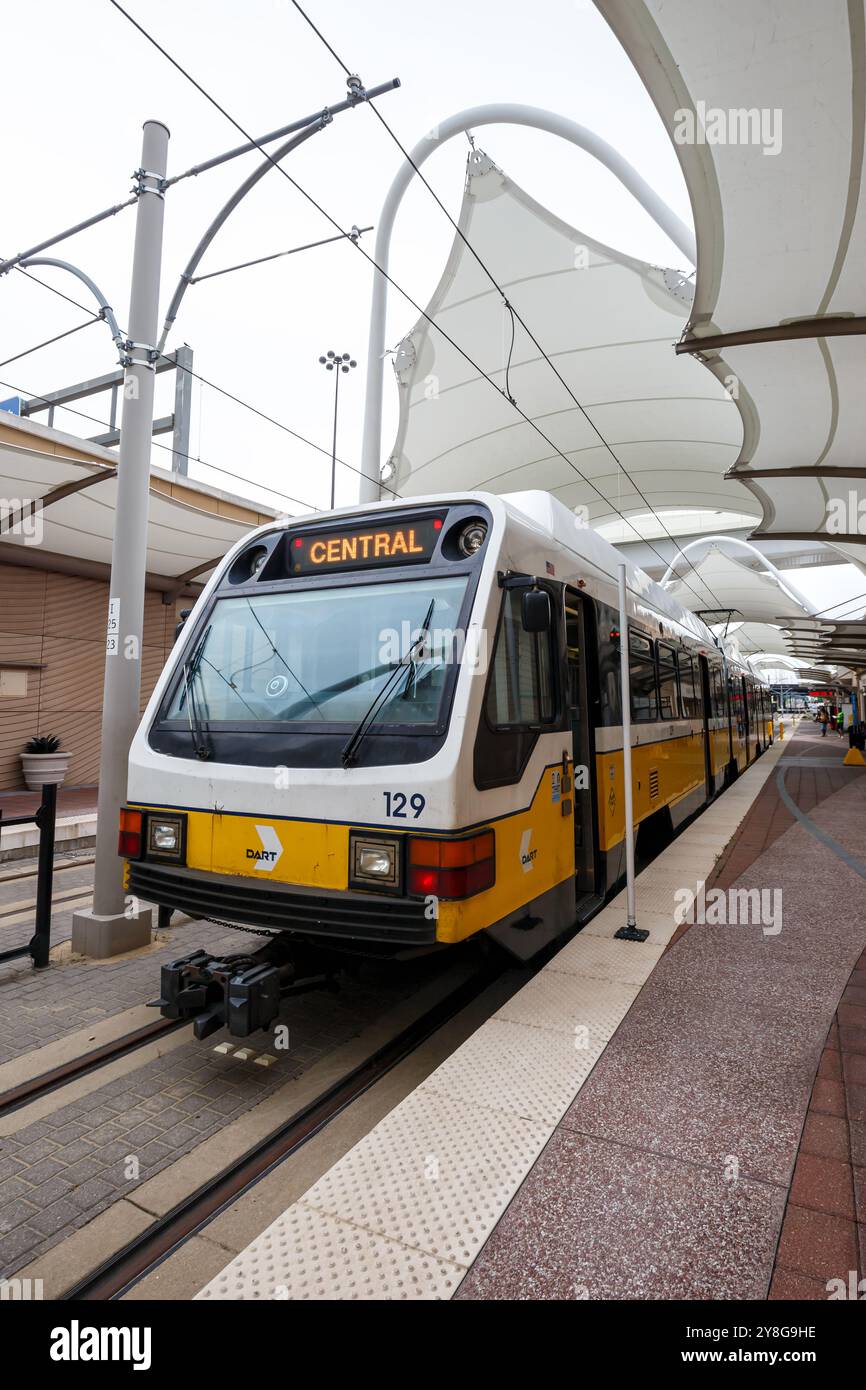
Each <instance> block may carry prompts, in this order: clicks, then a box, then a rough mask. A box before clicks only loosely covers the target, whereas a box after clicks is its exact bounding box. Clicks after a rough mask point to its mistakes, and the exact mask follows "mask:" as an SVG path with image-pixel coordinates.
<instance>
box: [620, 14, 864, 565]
mask: <svg viewBox="0 0 866 1390" xmlns="http://www.w3.org/2000/svg"><path fill="white" fill-rule="evenodd" d="M596 3H597V6H598V8H599V9H600V11H601V12H602V13H603V14H604V15H605V17H606V18H607V20H608V22H609V23H610V25H611V27H612V28H613V30H614V32H615V33H616V34H617V36H618V37H619V39H620V41H621V42H622V44H623V46H624V47H625V49H626V51H627V52H628V53H629V55H630V56H631V58H632V60H633V62H634V63H635V66H636V67H637V69H638V71H639V73H640V75H641V76H642V78H643V80H644V83H645V84H646V86H647V88H648V90H649V92H650V95H651V96H652V98H653V100H654V101H655V103H656V106H657V108H658V110H659V112H660V114H661V116H662V119H663V120H664V122H665V124H666V126H667V128H668V131H669V132H670V135H671V138H672V140H673V141H674V143H675V146H676V150H677V154H678V156H679V158H680V163H681V165H682V169H683V173H684V175H685V179H686V183H687V185H688V190H689V194H690V197H691V202H692V210H693V214H694V219H695V228H696V235H697V247H698V263H697V275H696V288H695V299H694V305H693V308H692V313H691V317H690V319H689V325H688V329H687V332H686V337H687V338H688V339H690V341H691V343H692V345H694V344H695V343H697V344H698V345H699V346H700V348H701V349H702V352H703V360H705V361H706V363H707V365H708V366H709V367H710V368H711V370H712V371H713V372H714V373H715V374H717V375H723V376H726V375H729V374H733V375H734V377H735V378H736V379H737V380H738V381H739V383H740V384H741V390H740V392H739V397H738V402H737V403H738V405H739V408H740V411H741V414H742V417H743V426H744V429H743V445H742V449H741V451H740V454H739V456H738V458H737V460H736V463H735V465H734V467H733V468H732V469H731V471H730V472H729V473H728V477H729V478H732V479H736V480H737V482H738V483H739V484H740V485H741V486H744V487H746V488H748V489H749V491H750V492H751V494H752V496H753V497H754V498H755V499H756V500H757V501H758V502H759V503H760V505H761V508H762V511H763V518H762V521H761V524H760V526H759V527H758V528H757V529H756V531H755V533H754V534H755V536H756V537H761V536H777V537H781V538H786V537H788V538H797V537H801V536H802V537H810V538H815V537H819V538H820V539H822V540H826V541H828V543H830V544H834V545H836V546H837V548H838V549H839V550H841V551H842V553H843V554H845V555H846V556H847V557H848V558H850V559H853V560H855V561H856V562H857V563H859V564H861V565H862V564H863V561H864V557H866V552H864V548H863V547H864V543H866V516H864V523H861V525H862V529H860V528H858V527H857V525H856V522H857V518H858V510H857V508H858V503H859V502H860V501H861V500H863V499H866V466H864V465H866V460H864V456H863V439H864V437H866V390H864V381H866V337H864V335H863V329H864V327H866V180H864V178H863V160H864V130H866V37H864V35H866V25H864V5H863V0H850V2H849V3H847V4H846V3H845V0H821V3H820V4H819V5H816V4H815V0H784V3H771V2H770V0H727V3H726V4H724V5H719V4H718V3H716V0H596ZM744 137H745V138H744ZM816 320H818V322H816ZM822 320H823V322H822ZM822 328H823V329H824V330H825V331H824V332H822V331H821V330H822ZM843 328H848V329H851V328H854V329H855V330H856V331H855V332H854V333H852V334H850V335H849V334H842V333H840V332H839V330H840V329H843ZM799 335H803V336H799ZM849 494H853V496H854V502H853V504H851V505H846V507H845V514H844V515H843V516H840V515H839V508H838V507H837V508H832V507H831V506H830V505H829V504H831V503H833V501H834V499H835V500H836V502H838V501H839V500H840V499H841V500H843V501H844V502H845V503H846V504H848V502H849ZM864 512H866V507H864ZM846 517H847V518H848V519H849V521H850V520H853V521H854V523H855V524H854V525H853V526H852V525H851V524H845V522H846Z"/></svg>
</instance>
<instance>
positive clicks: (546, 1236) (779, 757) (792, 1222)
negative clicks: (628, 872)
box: [199, 725, 866, 1299]
mask: <svg viewBox="0 0 866 1390" xmlns="http://www.w3.org/2000/svg"><path fill="white" fill-rule="evenodd" d="M845 751H846V749H845V747H844V746H842V744H841V742H840V743H834V742H833V741H831V740H829V739H825V740H821V738H820V735H819V734H818V733H817V730H813V728H812V727H811V726H810V725H803V726H801V728H800V730H799V731H798V733H797V735H796V736H795V737H794V738H793V739H792V740H791V741H786V742H785V743H783V744H780V743H776V744H775V745H774V747H773V748H772V749H771V750H769V751H768V752H767V753H766V754H764V756H763V757H762V758H761V759H759V761H758V762H757V763H756V764H755V765H754V766H753V767H752V768H750V769H749V770H748V771H747V772H746V773H745V774H744V776H743V777H742V778H740V779H739V780H738V782H737V784H736V785H735V787H734V788H733V789H732V791H731V792H730V793H726V794H725V795H724V796H722V797H721V798H720V799H719V801H718V802H717V803H716V804H715V805H714V806H713V807H711V808H710V809H709V810H708V811H707V812H705V813H704V814H703V815H702V816H701V817H700V818H699V819H698V820H697V821H696V822H695V824H694V825H693V826H692V827H691V828H689V829H687V830H686V831H685V832H684V834H683V835H681V836H680V837H679V838H678V839H677V841H676V842H675V844H674V845H673V846H671V848H670V850H668V851H667V852H665V853H664V854H662V855H661V856H659V858H658V859H657V860H655V861H654V863H653V864H652V865H651V866H650V867H649V868H648V869H647V870H646V871H645V873H644V874H642V875H641V876H640V877H639V879H638V921H639V924H640V925H642V926H645V927H648V928H649V929H650V938H649V940H648V942H646V943H644V944H640V945H638V944H632V943H628V942H620V941H616V940H615V939H614V936H615V932H616V931H617V929H618V928H619V926H620V925H622V923H623V921H624V903H623V901H622V898H620V899H618V900H616V901H615V902H614V903H612V904H611V905H610V906H609V907H607V908H606V909H605V910H604V911H603V912H602V913H601V914H599V916H598V917H596V918H595V919H594V920H593V921H592V922H591V923H590V924H589V925H588V927H587V928H586V929H585V930H584V931H583V932H582V933H581V934H580V935H579V936H578V937H576V938H575V939H574V940H573V941H572V942H571V943H569V945H568V946H566V947H565V949H564V950H563V951H561V952H560V953H559V954H558V955H557V956H556V957H555V958H554V959H553V960H552V961H551V963H550V964H549V965H548V966H547V967H546V968H545V969H544V970H543V971H542V972H541V973H540V974H539V975H537V976H536V977H535V978H534V979H533V980H532V981H531V982H530V983H529V984H528V985H526V987H525V988H524V989H522V990H521V991H520V992H519V993H518V994H516V995H515V996H514V997H513V998H511V999H510V1000H508V1001H507V1002H506V1003H505V1004H504V1005H503V1006H502V1007H501V1008H500V1009H499V1010H498V1011H497V1012H496V1013H495V1014H494V1016H493V1017H492V1018H491V1019H490V1020H489V1021H488V1022H486V1023H484V1024H483V1025H482V1026H481V1027H480V1028H479V1029H478V1030H477V1032H476V1033H474V1034H473V1035H472V1036H471V1037H470V1038H469V1039H467V1041H466V1042H465V1043H464V1044H463V1046H462V1047H461V1048H460V1049H458V1051H457V1052H455V1053H454V1054H453V1055H452V1056H451V1057H449V1058H448V1059H447V1060H446V1061H445V1062H444V1063H443V1064H442V1065H441V1066H440V1067H439V1068H438V1069H437V1070H436V1071H435V1072H433V1073H432V1075H430V1076H429V1077H428V1078H427V1079H426V1080H425V1081H424V1082H423V1083H422V1085H421V1086H419V1087H418V1088H417V1089H416V1090H415V1092H413V1094H412V1095H410V1096H409V1097H407V1098H406V1100H404V1101H403V1102H402V1103H401V1104H400V1105H398V1106H397V1107H395V1109H394V1110H393V1111H391V1112H390V1113H389V1114H388V1115H387V1116H386V1117H385V1118H384V1119H383V1120H382V1121H381V1122H380V1123H379V1124H378V1125H377V1126H376V1128H375V1129H374V1130H373V1131H372V1132H371V1133H370V1134H368V1135H367V1136H366V1137H365V1138H363V1139H362V1140H361V1141H360V1142H359V1143H358V1144H356V1145H355V1147H354V1148H353V1149H351V1150H350V1151H349V1152H348V1153H347V1154H346V1155H345V1156H344V1157H343V1158H342V1159H341V1160H340V1161H339V1162H338V1163H337V1164H336V1165H334V1167H333V1168H332V1169H331V1170H330V1171H329V1172H327V1173H326V1174H325V1175H324V1176H323V1177H322V1178H320V1179H319V1181H318V1182H316V1183H315V1184H314V1185H313V1186H312V1187H310V1188H309V1189H308V1190H307V1191H306V1192H304V1193H303V1194H302V1195H300V1197H299V1198H298V1199H297V1200H296V1201H294V1202H293V1203H292V1205H291V1206H290V1207H289V1208H288V1210H287V1211H285V1212H284V1213H283V1214H282V1215H281V1216H279V1217H278V1218H277V1220H276V1221H274V1222H272V1224H271V1225H270V1226H269V1227H268V1228H267V1229H266V1230H264V1231H263V1232H262V1234H261V1235H260V1236H259V1237H258V1238H257V1239H256V1240H255V1241H253V1242H252V1244H251V1245H250V1246H248V1247H247V1248H246V1249H245V1250H244V1251H242V1252H241V1253H240V1254H239V1255H238V1256H237V1257H236V1258H235V1259H234V1260H232V1261H231V1262H230V1263H229V1264H228V1265H227V1266H226V1268H225V1269H224V1270H222V1271H221V1272H220V1274H218V1275H217V1276H216V1277H215V1278H213V1279H211V1280H210V1282H209V1283H207V1284H206V1286H205V1287H204V1288H203V1290H202V1291H201V1293H200V1295H199V1297H202V1298H205V1299H213V1298H216V1299H233V1298H268V1297H273V1296H274V1293H275V1290H278V1291H279V1292H278V1296H280V1297H285V1296H286V1295H288V1297H289V1298H373V1299H390V1298H425V1299H429V1298H450V1297H454V1296H457V1297H459V1298H461V1299H466V1298H469V1299H474V1298H481V1299H499V1298H503V1299H513V1298H518V1299H534V1298H541V1299H547V1298H554V1299H562V1298H575V1299H582V1298H596V1299H616V1298H641V1299H646V1298H649V1299H658V1298H664V1299H686V1298H704V1299H718V1298H723V1299H724V1298H728V1299H742V1298H766V1297H767V1296H768V1295H770V1296H772V1297H774V1298H775V1297H778V1296H782V1295H781V1294H780V1293H779V1290H780V1289H784V1288H786V1287H792V1284H791V1281H792V1280H795V1281H797V1280H799V1281H800V1282H802V1283H803V1286H804V1287H811V1289H812V1296H821V1297H824V1298H827V1297H828V1296H829V1293H828V1289H827V1287H826V1285H827V1283H828V1281H830V1280H832V1279H834V1278H837V1277H838V1278H844V1279H847V1278H848V1272H849V1270H851V1269H854V1270H859V1269H861V1268H862V1263H863V1255H862V1253H861V1252H860V1246H861V1245H862V1241H863V1232H864V1221H866V1208H864V1205H863V1203H864V1177H866V1169H864V1166H863V1165H864V1163H866V1129H864V1114H863V1104H862V1102H863V1096H864V1095H866V1091H863V1080H864V1078H863V1072H862V1068H861V1067H860V1061H866V995H864V996H863V997H862V998H861V995H860V993H859V992H858V991H860V990H862V989H863V984H862V979H863V976H862V968H863V961H864V960H866V957H863V952H864V948H866V911H864V907H863V904H864V893H863V878H864V877H866V856H864V853H863V845H864V835H863V829H862V827H863V824H864V817H866V773H864V770H863V769H856V768H852V769H849V768H845V767H843V766H842V758H843V756H844V753H845ZM786 795H787V798H788V801H790V802H791V807H789V806H788V805H787V804H786V800H785V797H786ZM800 800H802V802H803V806H802V807H801V806H800V804H799V802H800ZM700 880H704V881H705V885H706V891H707V893H709V892H710V891H711V890H712V889H713V888H715V887H717V888H719V889H720V890H721V894H720V896H722V900H723V901H724V903H725V909H726V913H727V910H728V909H729V908H731V909H733V907H735V906H736V908H737V909H738V910H739V911H741V912H744V913H745V914H746V915H748V912H749V910H750V908H751V907H752V906H753V905H754V904H757V913H758V920H747V921H742V920H741V921H739V922H734V923H730V924H725V925H722V924H719V925H713V924H712V920H711V919H710V920H707V921H706V922H704V923H701V922H696V923H694V924H692V925H689V924H681V923H678V921H677V919H676V912H675V908H676V904H677V903H678V902H681V901H682V897H683V891H684V890H685V889H687V888H691V889H692V890H693V891H694V890H695V888H696V885H697V883H698V882H699V881H700ZM729 890H730V891H729ZM755 890H757V893H755ZM762 892H763V893H764V895H765V897H764V899H763V900H762V897H761V894H762ZM748 893H751V896H747V894H748ZM779 894H780V895H781V897H778V896H774V895H779ZM762 905H764V906H766V907H768V909H769V913H768V914H767V915H766V916H765V918H764V919H762V918H761V907H762ZM858 963H859V964H858ZM852 972H853V973H852ZM840 1000H844V1002H842V1003H841V1004H840ZM837 1009H838V1010H839V1016H838V1017H839V1027H838V1031H837V1032H836V1033H834V1032H833V1029H832V1028H831V1025H834V1019H835V1018H836V1015H837ZM828 1035H829V1039H830V1041H829V1044H828V1050H827V1051H825V1044H827V1043H828ZM843 1035H844V1039H845V1045H846V1046H847V1049H848V1051H847V1052H843V1051H842V1050H841V1049H842V1038H843ZM834 1037H836V1038H837V1039H838V1040H837V1042H836V1044H835V1045H834V1043H833V1038H834ZM834 1053H835V1056H834V1055H831V1054H834ZM819 1065H820V1066H821V1067H822V1068H823V1070H824V1075H821V1076H819V1075H818V1070H819ZM828 1083H830V1084H829V1085H828ZM858 1088H859V1089H858ZM831 1106H832V1107H834V1112H835V1113H830V1112H829V1111H828V1107H831ZM810 1107H811V1110H810ZM818 1107H822V1108H818ZM842 1107H844V1115H843V1114H841V1113H839V1112H840V1110H841V1109H842ZM807 1117H808V1118H807ZM833 1121H835V1122H836V1123H835V1124H833V1123H831V1122H833ZM804 1126H805V1129H804ZM843 1126H844V1127H845V1129H846V1132H847V1133H848V1134H849V1136H850V1138H849V1145H848V1148H847V1149H846V1150H845V1152H844V1153H843V1151H842V1150H843V1144H842V1139H843V1133H842V1130H843ZM801 1141H802V1145H801ZM818 1150H821V1152H819V1151H818ZM798 1153H800V1160H799V1161H798ZM821 1163H826V1164H827V1165H831V1164H835V1165H836V1166H835V1167H831V1166H828V1167H827V1171H826V1174H822V1172H821V1171H819V1168H818V1167H817V1166H816V1165H820V1164H821ZM795 1164H796V1172H795ZM795 1176H796V1187H795V1188H794V1190H793V1192H792V1183H793V1182H794V1179H795ZM827 1188H832V1191H833V1192H834V1193H835V1194H836V1196H835V1199H834V1200H835V1202H836V1206H835V1207H834V1208H833V1209H832V1210H826V1205H827V1202H828V1201H829V1200H830V1199H829V1198H825V1197H824V1195H823V1194H824V1192H825V1189H827ZM810 1203H811V1205H810ZM822 1203H823V1208H822V1205H821V1204H822ZM858 1203H859V1205H858ZM840 1223H841V1224H840ZM783 1227H784V1234H783ZM812 1234H815V1237H816V1242H817V1248H818V1253H817V1254H816V1253H815V1251H814V1250H812V1249H811V1248H810V1239H811V1235H812ZM780 1236H781V1237H783V1238H782V1243H781V1245H780ZM777 1252H778V1253H777ZM774 1271H775V1274H774ZM771 1285H772V1293H771Z"/></svg>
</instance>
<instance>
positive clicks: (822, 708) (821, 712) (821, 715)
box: [818, 705, 830, 738]
mask: <svg viewBox="0 0 866 1390" xmlns="http://www.w3.org/2000/svg"><path fill="white" fill-rule="evenodd" d="M818 723H819V724H820V725H821V737H822V738H826V737H827V725H828V724H829V723H830V715H829V714H828V712H827V706H826V705H819V706H818Z"/></svg>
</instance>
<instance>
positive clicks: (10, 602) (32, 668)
mask: <svg viewBox="0 0 866 1390" xmlns="http://www.w3.org/2000/svg"><path fill="white" fill-rule="evenodd" d="M188 607H190V599H189V598H186V599H181V600H178V601H177V602H176V603H170V604H165V603H163V601H162V594H161V593H158V592H155V591H152V590H148V592H147V593H146V595H145V607H144V641H143V646H142V672H141V676H142V680H141V707H142V709H144V706H145V704H146V702H147V700H148V699H149V698H150V694H151V691H152V690H153V687H154V685H155V683H156V678H157V676H158V675H159V673H160V671H161V670H162V668H163V666H164V664H165V660H166V657H167V656H168V654H169V652H170V651H171V648H172V645H173V642H174V628H175V623H176V622H177V620H178V614H179V611H180V609H181V608H188ZM107 619H108V583H107V581H103V580H99V579H84V578H79V577H77V576H74V575H69V574H58V573H55V572H52V571H51V570H47V569H46V570H42V569H39V568H36V567H30V566H27V567H23V566H21V567H19V566H16V565H6V564H0V791H15V790H19V789H20V788H22V787H23V786H24V779H23V776H22V774H21V759H20V757H19V754H20V753H21V752H22V751H23V749H24V745H25V743H26V742H27V740H28V739H29V738H31V737H32V736H33V735H34V734H57V735H58V736H59V737H60V739H61V741H62V747H63V748H64V749H65V750H66V751H67V752H69V753H71V754H72V757H71V760H70V763H69V771H68V773H67V776H66V782H65V785H66V786H67V787H81V786H89V785H94V784H95V783H96V781H97V779H98V776H99V734H100V724H101V719H102V682H103V675H104V665H105V631H106V623H107Z"/></svg>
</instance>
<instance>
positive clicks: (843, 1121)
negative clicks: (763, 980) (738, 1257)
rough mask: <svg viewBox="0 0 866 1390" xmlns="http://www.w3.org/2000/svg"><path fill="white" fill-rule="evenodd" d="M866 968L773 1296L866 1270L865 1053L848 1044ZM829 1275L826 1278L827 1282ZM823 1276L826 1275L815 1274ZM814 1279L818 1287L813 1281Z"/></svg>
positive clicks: (785, 1235) (822, 1070) (826, 1061)
mask: <svg viewBox="0 0 866 1390" xmlns="http://www.w3.org/2000/svg"><path fill="white" fill-rule="evenodd" d="M864 971H866V951H864V952H863V955H862V956H861V957H860V959H859V961H858V962H857V966H856V968H855V969H854V970H853V972H852V974H851V981H856V983H853V984H852V983H850V982H849V984H848V986H847V988H846V990H845V992H844V994H843V995H842V999H841V1001H840V1004H839V1009H838V1011H837V1014H836V1019H835V1020H834V1022H833V1026H832V1028H831V1029H830V1032H829V1033H828V1035H827V1044H826V1046H825V1048H824V1053H823V1055H822V1057H821V1062H820V1065H819V1067H818V1074H817V1076H816V1078H815V1085H814V1087H813V1090H812V1099H811V1101H810V1103H809V1113H808V1115H807V1116H806V1123H805V1125H804V1127H803V1137H802V1140H801V1142H800V1150H799V1153H798V1154H797V1161H796V1164H795V1166H794V1177H793V1181H792V1183H791V1190H790V1193H789V1194H788V1205H787V1207H786V1209H785V1221H784V1225H783V1227H782V1236H781V1239H780V1241H779V1249H778V1252H777V1255H776V1265H775V1268H774V1270H773V1278H772V1282H771V1284H770V1292H769V1297H770V1298H771V1299H782V1298H824V1299H826V1297H827V1289H826V1281H827V1280H828V1279H830V1278H842V1279H847V1277H848V1271H849V1270H856V1271H857V1272H858V1275H860V1276H863V1275H864V1274H866V1167H860V1166H858V1163H857V1159H858V1158H859V1157H860V1148H859V1140H860V1138H861V1131H862V1130H863V1129H864V1128H866V1125H864V1120H866V1084H864V1082H866V1055H864V1053H863V1052H862V1051H850V1050H847V1046H846V1037H848V1036H849V1035H850V1033H851V1032H852V1031H855V1032H856V1031H862V1030H856V1029H855V1030H851V1029H848V1028H846V1027H845V1024H844V1022H843V1015H844V1016H848V1014H849V1012H850V1011H851V1010H852V1009H853V1010H858V1009H859V1010H861V1011H862V1006H861V1005H860V1004H859V1003H857V1004H853V1005H852V1004H851V1003H850V1002H848V1001H849V1000H850V996H851V991H852V990H853V991H854V992H855V994H856V992H857V991H858V990H859V989H860V985H859V980H860V979H861V978H862V977H863V973H864ZM822 1279H823V1282H820V1281H821V1280H822ZM815 1281H819V1282H815ZM811 1287H814V1290H815V1291H814V1292H810V1291H809V1290H810V1288H811Z"/></svg>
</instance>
